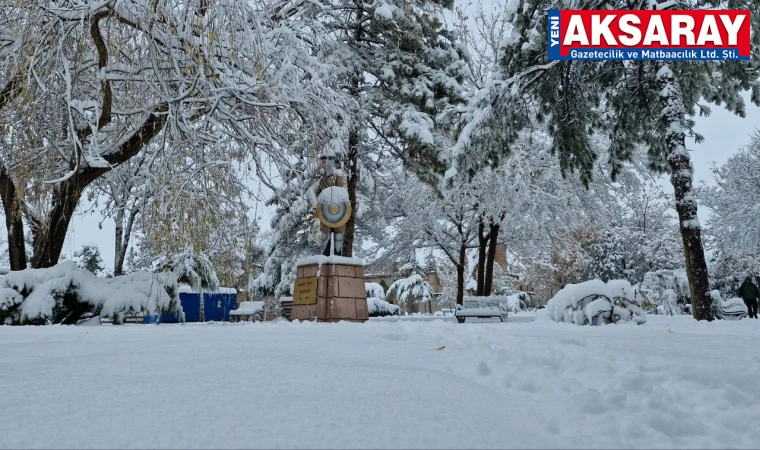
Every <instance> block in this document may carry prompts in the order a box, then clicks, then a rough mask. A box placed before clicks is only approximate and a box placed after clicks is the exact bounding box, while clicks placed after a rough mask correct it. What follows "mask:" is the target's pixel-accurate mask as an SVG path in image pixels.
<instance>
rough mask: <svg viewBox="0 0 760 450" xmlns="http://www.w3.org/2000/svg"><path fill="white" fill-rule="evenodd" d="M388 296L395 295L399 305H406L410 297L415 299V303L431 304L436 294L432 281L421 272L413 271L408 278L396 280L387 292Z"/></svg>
mask: <svg viewBox="0 0 760 450" xmlns="http://www.w3.org/2000/svg"><path fill="white" fill-rule="evenodd" d="M386 296H387V297H393V296H395V298H396V299H397V300H398V304H399V305H406V304H407V300H409V297H411V298H412V299H414V303H423V304H430V301H431V300H433V298H434V297H435V294H434V293H433V287H432V286H430V283H428V282H427V280H426V279H425V278H424V277H423V276H422V275H420V274H419V273H413V274H412V275H410V276H409V277H407V278H403V279H401V280H398V281H396V282H394V283H393V284H392V285H391V286H390V287H389V288H388V292H387V294H386Z"/></svg>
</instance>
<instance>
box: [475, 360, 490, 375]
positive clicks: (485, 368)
mask: <svg viewBox="0 0 760 450" xmlns="http://www.w3.org/2000/svg"><path fill="white" fill-rule="evenodd" d="M491 373H493V370H491V366H489V365H488V364H486V362H485V361H480V364H478V375H480V376H483V377H485V376H488V375H491Z"/></svg>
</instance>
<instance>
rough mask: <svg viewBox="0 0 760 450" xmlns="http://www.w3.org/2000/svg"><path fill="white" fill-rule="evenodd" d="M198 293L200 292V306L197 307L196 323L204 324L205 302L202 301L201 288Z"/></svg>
mask: <svg viewBox="0 0 760 450" xmlns="http://www.w3.org/2000/svg"><path fill="white" fill-rule="evenodd" d="M200 291H201V292H200V295H199V297H200V299H201V304H200V306H199V307H198V321H199V322H205V321H206V302H205V301H203V288H202V287H201V289H200Z"/></svg>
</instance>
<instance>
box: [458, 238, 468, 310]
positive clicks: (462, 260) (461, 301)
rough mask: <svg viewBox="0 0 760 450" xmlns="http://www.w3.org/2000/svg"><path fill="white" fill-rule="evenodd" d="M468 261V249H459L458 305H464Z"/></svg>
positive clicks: (462, 247) (461, 247)
mask: <svg viewBox="0 0 760 450" xmlns="http://www.w3.org/2000/svg"><path fill="white" fill-rule="evenodd" d="M466 260H467V247H465V246H464V245H462V246H460V247H459V264H457V265H456V266H457V305H464V269H465V263H466Z"/></svg>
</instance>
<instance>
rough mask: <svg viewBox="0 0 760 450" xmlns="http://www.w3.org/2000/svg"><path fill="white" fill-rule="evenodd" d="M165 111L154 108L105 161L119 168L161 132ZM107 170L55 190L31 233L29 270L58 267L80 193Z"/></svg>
mask: <svg viewBox="0 0 760 450" xmlns="http://www.w3.org/2000/svg"><path fill="white" fill-rule="evenodd" d="M167 109H168V106H166V105H159V106H158V107H156V110H155V111H154V112H153V113H151V114H149V115H148V117H147V118H146V119H145V122H143V124H142V126H141V127H140V128H138V129H136V130H134V132H133V133H132V135H131V136H130V137H129V139H127V140H125V141H123V142H122V144H121V145H120V146H119V149H118V151H116V152H113V153H111V154H109V155H108V156H106V157H105V159H106V161H108V163H109V164H110V165H111V166H112V167H115V166H118V165H119V164H121V163H123V162H124V161H127V160H128V159H130V158H132V157H133V156H135V155H136V154H137V153H138V152H139V151H140V150H141V149H142V148H143V147H145V146H146V145H148V143H149V142H150V141H151V140H152V139H153V138H154V137H156V136H157V135H158V134H159V133H160V132H161V130H163V129H164V125H165V124H166V120H167V115H166V114H165V112H166V110H167ZM109 170H110V169H109V168H105V167H85V168H82V169H80V171H78V172H76V173H74V174H73V175H72V176H71V177H69V178H67V179H66V180H64V181H62V182H60V183H58V184H57V185H56V186H55V188H54V190H53V199H52V202H51V211H50V214H49V216H48V217H47V218H46V219H45V220H44V221H43V222H42V223H41V224H39V226H37V227H36V230H35V233H34V237H33V238H34V256H33V257H32V267H34V268H35V269H39V268H44V267H52V266H54V265H56V264H57V263H58V259H59V258H60V257H61V250H63V243H64V241H65V239H66V232H67V231H68V229H69V223H70V222H71V217H72V216H73V215H74V211H75V210H76V208H77V205H79V200H80V198H81V197H82V193H83V192H84V190H85V188H87V186H89V185H90V183H92V182H93V181H95V180H96V179H97V178H98V177H100V176H102V175H103V174H104V173H106V172H108V171H109Z"/></svg>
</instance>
